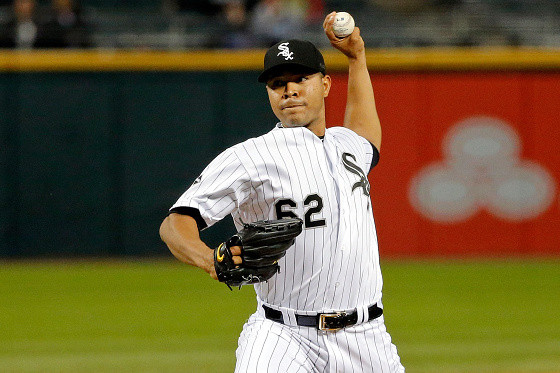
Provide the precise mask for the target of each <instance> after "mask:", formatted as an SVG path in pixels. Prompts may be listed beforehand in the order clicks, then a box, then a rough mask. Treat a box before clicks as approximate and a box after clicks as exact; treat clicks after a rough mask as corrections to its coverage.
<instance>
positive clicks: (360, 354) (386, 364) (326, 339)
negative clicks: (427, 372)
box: [235, 307, 404, 373]
mask: <svg viewBox="0 0 560 373" xmlns="http://www.w3.org/2000/svg"><path fill="white" fill-rule="evenodd" d="M259 308H260V307H259ZM259 311H260V310H258V311H257V312H256V313H254V314H253V315H252V316H251V317H250V318H249V320H248V321H247V323H246V324H245V325H244V326H243V331H242V332H241V335H240V336H239V343H238V348H237V351H236V353H235V354H236V357H237V364H236V367H235V372H236V373H265V372H266V373H269V372H270V373H272V372H281V373H298V372H299V373H307V372H309V373H311V372H314V373H315V372H317V373H318V372H328V373H340V372H342V373H347V372H355V373H362V372H363V373H366V372H375V373H393V372H404V367H403V366H402V365H401V363H400V358H399V355H398V354H397V348H396V347H395V345H394V344H392V343H391V336H390V335H389V333H387V330H386V328H385V323H384V318H383V316H380V317H378V318H377V319H375V320H372V321H369V322H366V323H362V324H358V325H353V326H350V327H347V328H344V329H342V330H339V331H337V332H325V331H320V330H317V329H315V328H311V327H304V326H287V325H283V324H280V323H277V322H275V321H271V320H268V319H266V318H265V317H264V313H263V312H259Z"/></svg>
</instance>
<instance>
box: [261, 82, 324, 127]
mask: <svg viewBox="0 0 560 373" xmlns="http://www.w3.org/2000/svg"><path fill="white" fill-rule="evenodd" d="M330 87H331V79H330V77H329V76H328V75H325V76H323V74H321V73H297V72H290V71H286V72H283V73H281V74H279V75H277V76H275V77H273V78H271V79H270V80H269V81H268V82H267V84H266V90H267V92H268V98H269V100H270V106H271V107H272V111H273V112H274V114H275V115H276V117H277V118H278V119H279V120H280V121H281V122H282V124H283V125H284V126H286V127H301V126H305V127H308V128H309V129H310V130H312V131H313V132H315V134H317V135H319V136H321V135H323V134H324V129H325V97H327V96H328V94H329V90H330Z"/></svg>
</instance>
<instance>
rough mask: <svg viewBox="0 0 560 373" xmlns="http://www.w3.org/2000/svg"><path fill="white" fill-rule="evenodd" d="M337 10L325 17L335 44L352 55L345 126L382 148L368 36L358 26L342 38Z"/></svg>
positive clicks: (326, 27)
mask: <svg viewBox="0 0 560 373" xmlns="http://www.w3.org/2000/svg"><path fill="white" fill-rule="evenodd" d="M335 14H336V12H332V13H330V14H329V15H327V17H326V18H325V21H324V23H323V28H324V29H325V34H326V35H327V37H328V38H329V41H330V42H331V44H332V46H333V47H335V48H336V49H338V50H339V51H341V52H342V53H343V54H344V55H345V56H346V57H348V97H347V100H346V111H345V113H344V127H347V128H349V129H351V130H352V131H354V132H356V133H357V134H358V135H360V136H362V137H364V138H365V139H367V140H368V141H369V142H371V143H372V144H373V145H375V147H376V148H377V149H378V150H380V148H381V124H380V122H379V117H378V115H377V109H376V108H375V98H374V95H373V86H372V84H371V79H370V76H369V71H368V69H367V63H366V52H365V45H364V40H363V39H362V37H361V36H360V29H359V28H358V27H356V28H355V29H354V32H352V34H351V35H349V36H348V37H346V38H344V39H339V38H337V37H336V36H335V35H334V32H333V30H332V25H333V23H334V18H335Z"/></svg>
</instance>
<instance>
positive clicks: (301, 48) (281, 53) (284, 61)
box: [259, 39, 326, 83]
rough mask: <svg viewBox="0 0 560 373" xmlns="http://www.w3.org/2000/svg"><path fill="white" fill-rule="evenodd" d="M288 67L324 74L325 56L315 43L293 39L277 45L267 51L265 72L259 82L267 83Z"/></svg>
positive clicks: (260, 76)
mask: <svg viewBox="0 0 560 373" xmlns="http://www.w3.org/2000/svg"><path fill="white" fill-rule="evenodd" d="M286 67H295V68H297V69H301V70H304V71H310V72H320V73H323V74H325V72H326V66H325V60H324V59H323V55H322V54H321V52H319V50H318V49H317V47H316V46H315V45H313V43H311V42H309V41H305V40H297V39H291V40H286V41H281V42H279V43H276V44H274V45H273V46H272V47H270V48H269V49H268V51H266V54H265V55H264V70H263V72H262V73H261V75H259V82H261V83H266V82H267V81H268V80H269V79H270V78H271V77H273V76H274V74H275V73H278V72H279V71H281V70H282V69H283V68H286Z"/></svg>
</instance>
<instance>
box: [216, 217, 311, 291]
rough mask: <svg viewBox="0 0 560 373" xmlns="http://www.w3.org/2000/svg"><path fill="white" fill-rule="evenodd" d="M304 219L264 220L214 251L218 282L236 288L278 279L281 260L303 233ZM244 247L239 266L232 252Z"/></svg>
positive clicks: (234, 236)
mask: <svg viewBox="0 0 560 373" xmlns="http://www.w3.org/2000/svg"><path fill="white" fill-rule="evenodd" d="M302 226H303V221H302V220H301V219H282V220H261V221H256V222H253V223H249V224H244V226H243V229H241V230H240V231H239V232H237V233H236V234H234V235H233V236H232V237H231V238H230V239H228V240H227V241H226V242H223V243H221V244H220V245H219V246H218V248H217V249H216V250H214V268H215V269H216V275H217V276H218V280H219V281H221V282H224V283H225V284H226V285H227V286H228V287H229V288H230V289H231V287H232V286H239V287H241V286H242V285H248V284H255V283H257V282H263V281H267V280H268V279H270V278H271V277H272V276H274V275H275V274H276V273H277V272H278V271H279V270H280V266H279V265H278V260H280V259H281V258H282V257H283V256H284V255H286V251H287V250H288V248H290V246H292V244H293V243H294V241H295V238H296V237H297V236H298V235H299V234H300V233H301V231H302ZM233 246H239V247H241V255H240V256H241V258H242V262H241V264H239V265H236V264H235V263H234V262H233V255H232V253H231V250H230V248H231V247H233Z"/></svg>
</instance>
